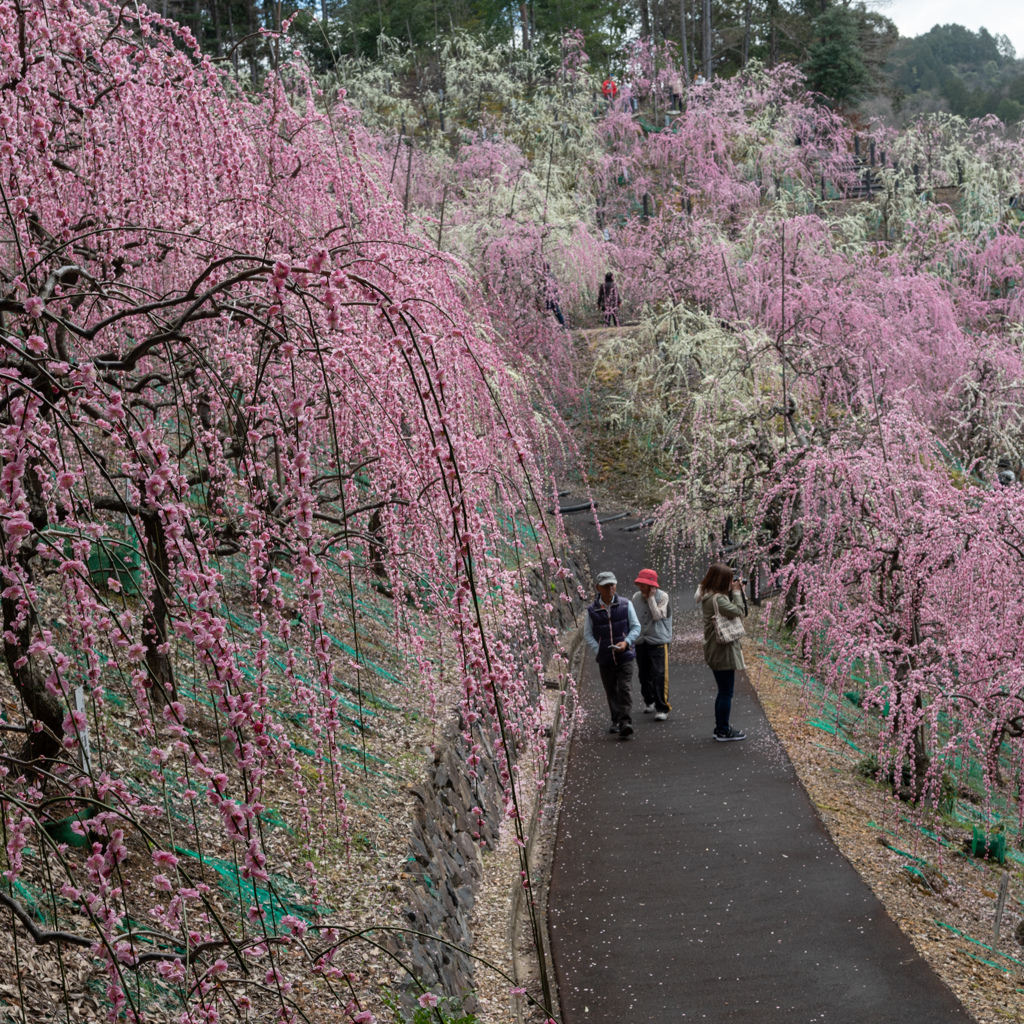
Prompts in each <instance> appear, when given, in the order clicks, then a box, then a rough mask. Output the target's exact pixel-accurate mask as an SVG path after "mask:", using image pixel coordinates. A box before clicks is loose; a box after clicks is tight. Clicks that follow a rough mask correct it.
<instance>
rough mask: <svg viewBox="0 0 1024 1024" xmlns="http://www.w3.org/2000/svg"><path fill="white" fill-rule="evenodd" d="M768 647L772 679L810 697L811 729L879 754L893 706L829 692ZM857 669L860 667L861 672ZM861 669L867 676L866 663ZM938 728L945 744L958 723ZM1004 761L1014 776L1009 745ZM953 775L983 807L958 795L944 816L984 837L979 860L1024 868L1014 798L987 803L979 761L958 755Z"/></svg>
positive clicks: (998, 796) (943, 719) (995, 796)
mask: <svg viewBox="0 0 1024 1024" xmlns="http://www.w3.org/2000/svg"><path fill="white" fill-rule="evenodd" d="M768 646H770V647H771V648H772V649H773V650H774V651H776V652H778V656H776V655H774V654H765V655H762V658H763V660H764V663H765V665H766V666H767V667H768V669H769V670H770V671H771V672H772V674H773V675H774V676H775V677H776V678H777V679H779V680H780V681H781V682H782V683H783V684H784V685H791V686H795V687H798V688H799V689H800V690H801V691H802V692H804V693H806V694H807V695H808V698H809V699H808V717H807V719H806V721H807V724H808V725H810V726H812V727H813V728H816V729H820V730H822V731H823V732H827V733H829V734H831V735H833V736H835V737H836V738H837V739H840V740H842V741H843V742H844V743H845V744H846V745H847V746H848V747H851V748H852V749H853V750H855V751H857V752H858V753H861V754H863V753H864V750H865V749H866V750H868V751H873V750H874V749H875V740H876V739H877V736H878V732H879V728H880V725H881V721H882V719H883V718H884V716H885V715H887V714H888V709H889V705H888V702H886V703H885V705H884V707H883V708H881V709H878V708H872V709H867V710H865V709H863V708H862V707H861V704H862V698H863V694H862V693H861V692H860V691H855V690H853V691H848V692H845V693H843V694H841V695H840V694H837V693H835V692H834V691H831V690H826V689H825V687H824V686H823V684H822V683H821V682H819V681H818V680H817V679H815V678H814V677H813V676H811V675H809V674H808V673H806V672H804V670H803V669H802V668H801V667H800V666H799V665H794V664H793V663H792V662H790V661H788V660H787V659H786V658H785V657H784V654H785V649H784V648H783V647H782V646H781V645H779V644H777V643H769V644H768ZM857 667H858V666H856V665H855V668H857ZM859 668H860V670H861V672H863V664H861V665H860V666H859ZM850 678H851V680H852V681H853V682H858V683H860V684H861V685H862V686H868V685H873V684H871V683H870V682H869V681H868V680H866V679H865V678H864V676H863V675H853V676H851V677H850ZM885 692H886V691H885V688H884V687H883V688H881V689H880V691H879V693H880V696H882V697H884V696H885ZM938 723H939V729H940V740H942V741H944V740H946V739H947V738H948V736H949V732H950V729H951V728H953V727H955V726H956V724H957V723H955V722H953V723H951V722H950V719H949V716H948V715H946V714H940V715H939V716H938ZM857 738H860V739H862V744H858V742H857ZM864 738H869V739H870V740H871V742H870V743H863V739H864ZM972 747H974V749H975V750H976V751H977V746H976V744H973V743H972ZM979 753H980V752H979ZM999 760H1000V765H1001V767H1002V769H1003V770H1004V772H1005V773H1007V774H1010V773H1011V769H1012V765H1011V762H1010V758H1009V756H1008V753H1007V750H1006V747H1005V745H1004V749H1003V751H1002V752H1001V753H1000V758H999ZM950 770H951V772H952V773H953V774H954V775H955V776H956V777H957V779H958V780H959V781H960V783H961V784H962V785H964V786H966V787H967V788H969V789H970V790H971V791H972V792H973V793H975V794H977V797H978V800H979V803H977V804H975V803H973V802H972V801H970V800H966V799H963V798H962V797H960V796H957V797H955V798H953V799H952V800H950V801H949V802H948V803H947V804H945V805H944V806H943V808H942V809H943V813H944V814H945V815H946V816H947V817H949V818H950V819H952V820H953V821H954V822H955V823H956V824H958V825H960V826H961V827H963V828H965V829H968V830H971V831H972V833H974V832H975V831H977V832H980V833H981V834H982V836H983V839H979V840H978V841H977V842H975V843H974V846H975V847H978V848H979V854H978V855H979V856H984V855H986V854H988V853H990V852H992V853H994V854H995V856H996V859H997V860H998V861H999V863H1002V862H1003V860H1004V859H1006V858H1007V857H1009V858H1011V859H1013V860H1015V861H1019V862H1020V863H1022V864H1024V857H1022V856H1021V855H1020V854H1018V853H1016V851H1014V850H1013V849H1012V846H1014V845H1016V842H1015V840H1016V839H1017V837H1018V835H1019V830H1018V825H1017V811H1016V807H1015V806H1014V805H1013V804H1012V801H1011V798H1009V797H1008V796H1007V795H1005V794H1003V793H1001V792H993V793H992V794H990V796H989V799H988V800H987V801H985V802H982V801H983V798H984V796H985V787H984V771H983V768H982V764H981V761H980V760H979V758H978V757H966V756H963V755H957V756H956V757H955V758H954V759H953V761H952V763H951V764H950ZM914 827H919V826H917V825H915V826H914ZM981 844H983V845H984V847H985V851H984V852H980V845H981Z"/></svg>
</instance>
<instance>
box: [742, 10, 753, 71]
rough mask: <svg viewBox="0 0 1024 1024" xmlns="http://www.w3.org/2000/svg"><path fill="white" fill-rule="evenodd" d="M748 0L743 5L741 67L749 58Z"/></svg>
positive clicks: (745, 64) (744, 65)
mask: <svg viewBox="0 0 1024 1024" xmlns="http://www.w3.org/2000/svg"><path fill="white" fill-rule="evenodd" d="M750 8H751V3H750V0H747V2H746V3H745V4H744V5H743V67H746V66H747V61H748V60H749V59H750Z"/></svg>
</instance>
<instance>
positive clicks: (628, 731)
mask: <svg viewBox="0 0 1024 1024" xmlns="http://www.w3.org/2000/svg"><path fill="white" fill-rule="evenodd" d="M619 735H620V736H622V737H623V738H625V737H626V736H632V735H633V726H631V725H630V724H629V722H623V723H622V725H620V726H619Z"/></svg>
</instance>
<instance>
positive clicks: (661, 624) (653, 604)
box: [633, 590, 672, 644]
mask: <svg viewBox="0 0 1024 1024" xmlns="http://www.w3.org/2000/svg"><path fill="white" fill-rule="evenodd" d="M633 608H634V609H635V610H636V617H637V618H638V619H639V620H640V635H639V636H638V637H637V639H636V642H637V643H638V644H668V643H671V642H672V603H671V602H670V601H669V599H668V594H667V593H666V592H665V591H664V590H652V591H651V596H650V598H649V599H648V600H646V601H645V600H644V596H643V594H641V593H640V591H639V590H638V591H637V592H636V593H635V594H634V595H633Z"/></svg>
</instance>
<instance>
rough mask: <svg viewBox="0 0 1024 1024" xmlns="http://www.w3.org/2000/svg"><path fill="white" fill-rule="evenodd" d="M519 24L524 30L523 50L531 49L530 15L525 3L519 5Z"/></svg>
mask: <svg viewBox="0 0 1024 1024" xmlns="http://www.w3.org/2000/svg"><path fill="white" fill-rule="evenodd" d="M519 25H520V27H521V28H522V30H523V50H524V51H526V50H529V49H530V15H529V14H528V13H527V10H526V4H525V3H521V4H520V5H519Z"/></svg>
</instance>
